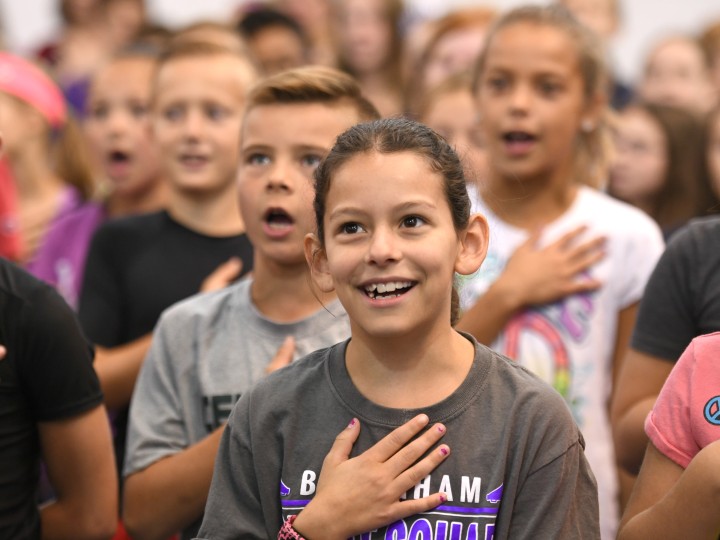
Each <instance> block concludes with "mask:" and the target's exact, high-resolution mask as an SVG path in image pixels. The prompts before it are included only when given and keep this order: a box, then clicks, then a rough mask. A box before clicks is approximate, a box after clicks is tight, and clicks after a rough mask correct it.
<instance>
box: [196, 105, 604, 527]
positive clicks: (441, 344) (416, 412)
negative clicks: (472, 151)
mask: <svg viewBox="0 0 720 540" xmlns="http://www.w3.org/2000/svg"><path fill="white" fill-rule="evenodd" d="M315 178H316V186H315V187H316V194H315V213H316V220H317V226H318V228H317V234H315V235H309V236H308V237H306V240H305V255H306V258H307V260H308V262H309V264H310V267H311V274H312V278H313V281H314V283H315V285H316V286H317V287H318V288H319V289H320V290H321V291H323V292H326V293H328V292H335V293H336V294H337V297H338V299H339V300H340V301H341V303H342V304H343V306H344V307H345V309H346V310H347V313H348V316H349V320H350V327H351V334H352V337H351V338H350V339H349V340H348V341H345V342H342V343H339V344H337V345H335V346H333V347H330V348H327V349H322V350H320V351H316V352H314V353H311V354H310V355H308V356H306V357H305V358H304V359H301V360H298V361H297V362H294V363H293V364H291V365H290V366H288V367H286V368H283V369H282V370H279V371H278V372H275V373H274V374H272V375H271V376H269V377H268V378H266V379H265V380H263V381H261V382H260V384H258V385H257V386H255V387H254V388H253V389H251V390H250V391H249V392H247V393H246V394H244V395H243V396H242V397H241V398H240V401H239V402H238V404H237V406H236V407H235V409H234V411H233V412H232V414H231V416H230V418H229V419H228V424H227V427H226V430H225V433H224V434H223V438H222V441H221V443H220V449H219V453H218V457H217V460H216V466H215V472H214V475H213V483H212V486H211V490H210V495H209V499H208V504H207V506H206V509H205V519H204V522H203V525H202V527H201V530H200V534H199V535H198V536H199V537H200V538H207V539H209V538H274V537H276V535H278V532H279V531H280V530H281V529H282V530H281V533H280V534H281V535H282V536H281V537H283V538H302V537H305V538H311V539H319V538H323V539H346V538H349V537H352V536H354V535H359V534H362V538H386V537H388V538H419V537H422V538H446V537H447V536H448V535H449V534H450V535H452V537H457V538H466V537H467V538H471V537H472V538H492V537H493V535H494V537H495V538H507V537H511V538H527V537H531V536H532V535H535V536H537V537H541V538H567V537H570V536H572V537H574V538H579V537H583V538H597V537H598V522H597V520H598V515H597V498H596V490H595V482H594V479H593V477H592V474H591V473H590V471H589V467H588V464H587V462H586V460H585V457H584V454H583V442H582V438H581V436H580V433H579V431H578V429H577V426H576V425H575V424H574V422H573V421H572V417H571V416H570V413H569V411H568V409H567V406H566V405H565V404H564V403H563V401H562V399H560V397H559V396H558V395H557V393H555V392H554V391H552V390H551V389H550V388H549V387H548V386H547V385H545V384H544V383H542V382H541V381H539V380H538V379H537V378H536V377H535V376H533V375H532V374H530V373H529V372H527V371H526V370H525V369H524V368H522V367H520V366H519V365H517V364H514V363H511V362H509V361H508V360H507V359H506V358H504V357H502V356H500V355H498V354H496V353H493V352H492V351H490V350H489V349H488V348H486V347H484V346H482V345H479V344H478V343H477V342H476V341H475V340H474V339H473V338H472V337H470V336H469V335H465V334H460V333H458V332H457V331H455V330H454V329H453V327H452V325H451V320H452V319H453V318H454V311H455V310H454V308H453V304H454V302H453V296H454V295H453V282H454V276H455V273H460V274H469V273H472V272H474V271H476V270H477V268H478V267H479V266H480V264H481V263H482V260H483V258H484V256H485V252H486V249H487V236H488V232H487V225H486V222H485V220H484V219H483V218H482V217H481V216H480V215H471V214H470V201H469V198H468V195H467V190H466V187H465V178H464V175H463V167H462V165H461V163H460V161H459V159H458V157H457V155H456V154H455V152H454V151H453V150H452V149H451V148H450V146H449V145H448V144H447V143H446V142H445V140H444V139H442V138H441V137H440V136H439V135H437V134H436V133H435V132H433V131H432V130H430V129H429V128H427V127H425V126H423V125H421V124H418V123H415V122H412V121H409V120H402V119H389V120H380V121H375V122H370V123H365V124H359V125H357V126H355V127H353V128H350V129H349V130H348V131H346V132H345V133H344V134H342V135H341V136H340V137H339V138H338V140H337V142H336V144H335V146H334V147H333V149H332V151H331V152H330V154H329V155H328V157H327V158H326V159H325V160H324V161H323V163H322V164H321V165H320V167H319V168H318V170H317V172H316V175H315ZM361 426H362V428H361ZM339 431H340V432H341V433H340V435H339V436H338V437H337V438H335V435H336V434H337V433H338V432H339ZM441 437H442V438H443V444H441V445H439V446H435V443H437V442H438V441H439V440H440V438H441ZM411 440H412V441H411ZM361 452H363V453H361ZM326 455H327V458H326ZM351 455H352V456H354V457H352V458H351V457H350V456H351ZM321 469H322V472H321ZM300 535H302V536H300Z"/></svg>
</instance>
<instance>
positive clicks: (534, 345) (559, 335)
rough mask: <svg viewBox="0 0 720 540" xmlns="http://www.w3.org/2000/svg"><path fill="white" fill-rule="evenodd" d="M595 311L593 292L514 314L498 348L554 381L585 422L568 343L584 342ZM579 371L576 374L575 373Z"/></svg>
mask: <svg viewBox="0 0 720 540" xmlns="http://www.w3.org/2000/svg"><path fill="white" fill-rule="evenodd" d="M594 311H595V304H594V302H593V295H592V294H578V295H573V296H569V297H567V298H564V299H563V300H561V301H559V302H555V303H554V304H549V305H546V306H542V307H539V308H536V309H530V310H526V311H523V312H521V313H518V314H517V315H515V316H514V317H513V318H512V319H511V320H510V322H509V323H508V324H507V325H506V327H505V332H504V334H503V336H502V339H501V340H500V341H499V343H498V345H497V348H498V350H499V351H500V352H501V353H503V354H504V355H505V356H507V357H509V358H512V359H513V360H518V361H520V362H521V363H522V365H523V366H525V367H526V368H528V369H529V370H530V371H532V372H533V373H535V374H536V375H537V376H539V377H540V378H541V379H543V380H544V381H546V382H548V383H549V384H551V385H552V386H553V387H554V388H555V390H557V391H558V392H559V393H560V395H561V396H563V398H565V400H566V401H567V403H568V405H569V406H570V408H571V410H572V413H573V416H574V417H575V420H576V421H577V422H578V423H579V424H580V425H581V426H582V419H583V418H584V417H585V415H584V414H583V413H582V411H581V409H582V407H583V403H584V401H583V399H582V398H579V397H577V396H575V397H573V395H572V385H573V369H574V367H575V366H573V362H572V358H571V356H570V352H569V345H570V344H573V343H576V344H580V343H582V342H583V341H584V340H585V338H586V337H587V336H588V334H589V332H590V318H591V316H592V314H593V312H594ZM575 375H577V374H575Z"/></svg>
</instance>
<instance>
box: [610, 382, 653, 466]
mask: <svg viewBox="0 0 720 540" xmlns="http://www.w3.org/2000/svg"><path fill="white" fill-rule="evenodd" d="M656 398H657V396H653V397H648V398H645V399H643V400H641V401H639V402H638V403H636V404H635V405H634V406H633V407H631V408H630V409H629V410H628V411H627V412H625V414H623V415H622V416H620V417H619V418H618V419H617V421H615V423H614V426H613V432H614V440H615V453H616V458H617V462H618V464H619V465H620V467H622V468H623V469H624V470H626V471H627V472H629V473H631V474H637V473H638V471H639V470H640V465H642V461H643V456H644V455H645V450H646V449H647V443H648V437H647V435H646V434H645V419H646V418H647V415H648V414H649V413H650V411H651V410H652V408H653V405H654V404H655V400H656Z"/></svg>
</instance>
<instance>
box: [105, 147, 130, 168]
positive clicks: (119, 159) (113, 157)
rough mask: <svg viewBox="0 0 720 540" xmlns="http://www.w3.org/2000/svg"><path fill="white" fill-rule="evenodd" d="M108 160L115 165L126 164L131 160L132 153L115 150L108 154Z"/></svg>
mask: <svg viewBox="0 0 720 540" xmlns="http://www.w3.org/2000/svg"><path fill="white" fill-rule="evenodd" d="M108 161H109V162H110V163H112V164H113V165H124V164H125V163H127V162H129V161H130V155H129V154H128V153H127V152H123V151H121V150H113V151H112V152H110V154H109V156H108Z"/></svg>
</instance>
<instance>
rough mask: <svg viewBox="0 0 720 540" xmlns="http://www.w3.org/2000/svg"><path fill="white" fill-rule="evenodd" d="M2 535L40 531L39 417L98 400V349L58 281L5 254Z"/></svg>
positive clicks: (0, 382) (0, 290) (0, 332)
mask: <svg viewBox="0 0 720 540" xmlns="http://www.w3.org/2000/svg"><path fill="white" fill-rule="evenodd" d="M0 344H2V345H4V346H5V348H6V349H7V354H6V356H5V358H4V359H3V360H0V538H13V539H15V538H18V539H20V538H39V537H40V515H39V513H38V510H37V502H36V496H37V488H38V478H39V472H40V469H39V467H40V446H39V438H38V430H37V423H38V422H50V421H55V420H60V419H63V418H69V417H72V416H75V415H78V414H80V413H82V412H85V411H87V410H90V409H92V408H94V407H97V406H98V405H100V404H101V403H102V393H101V391H100V385H99V383H98V379H97V376H96V375H95V371H94V370H93V368H92V349H91V347H90V345H89V344H88V342H87V340H86V339H85V338H84V336H83V334H82V331H81V330H80V326H79V324H78V322H77V319H76V317H75V315H74V313H73V312H72V310H71V309H70V308H69V307H68V305H67V304H66V303H65V302H64V300H62V298H61V297H60V296H59V295H58V294H57V293H56V292H55V290H54V289H52V288H51V287H50V286H48V285H46V284H44V283H42V282H40V281H38V280H37V279H35V278H34V277H32V276H30V275H29V274H27V273H26V272H25V271H23V270H21V269H20V268H18V267H17V266H15V265H13V264H12V263H10V262H8V261H7V260H5V259H1V258H0Z"/></svg>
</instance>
